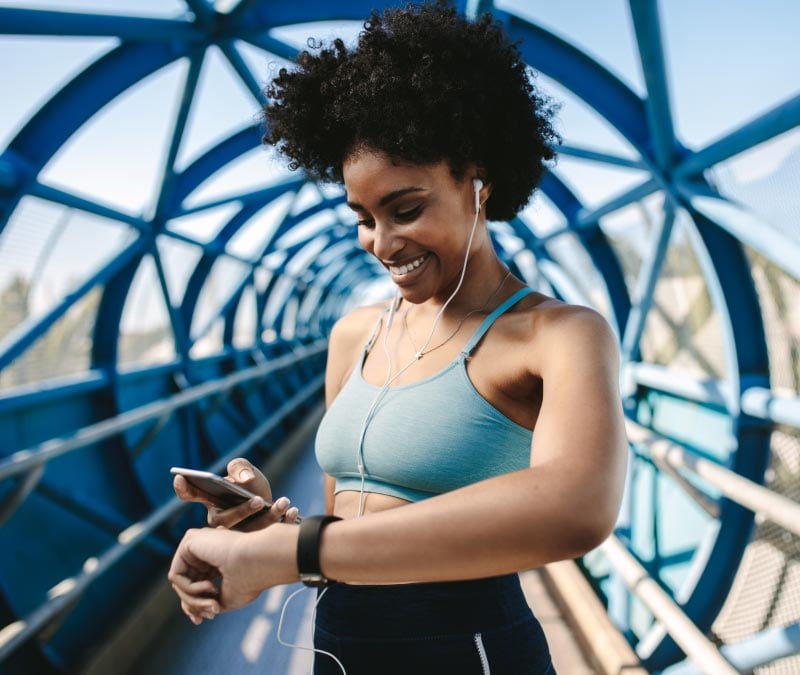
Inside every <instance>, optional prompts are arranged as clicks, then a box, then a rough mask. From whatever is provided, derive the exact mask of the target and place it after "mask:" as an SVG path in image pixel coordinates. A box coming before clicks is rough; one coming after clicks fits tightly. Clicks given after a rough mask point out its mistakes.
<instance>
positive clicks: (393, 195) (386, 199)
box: [347, 187, 426, 211]
mask: <svg viewBox="0 0 800 675" xmlns="http://www.w3.org/2000/svg"><path fill="white" fill-rule="evenodd" d="M425 190H426V188H424V187H404V188H400V189H399V190H393V191H392V192H390V193H388V194H385V195H384V196H383V197H381V198H380V201H379V202H378V206H386V205H387V204H388V203H390V202H392V201H394V200H395V199H398V198H399V197H402V196H403V195H406V194H408V193H409V192H424V191H425ZM347 205H348V206H349V207H350V208H351V209H353V210H354V211H365V210H366V209H365V208H364V207H363V206H361V204H359V203H358V202H350V201H348V202H347Z"/></svg>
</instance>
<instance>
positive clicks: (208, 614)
mask: <svg viewBox="0 0 800 675" xmlns="http://www.w3.org/2000/svg"><path fill="white" fill-rule="evenodd" d="M214 616H216V615H215V614H214V612H203V618H204V619H208V620H209V621H210V620H211V619H213V618H214Z"/></svg>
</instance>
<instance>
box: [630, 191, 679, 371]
mask: <svg viewBox="0 0 800 675" xmlns="http://www.w3.org/2000/svg"><path fill="white" fill-rule="evenodd" d="M665 207H666V208H665V210H664V211H665V212H664V217H663V218H662V220H661V222H660V223H659V224H658V225H657V226H656V228H654V229H655V231H654V233H653V235H652V236H651V237H650V241H649V242H648V243H649V249H648V250H647V251H646V252H645V255H644V259H643V260H642V265H641V268H640V269H639V278H638V279H637V282H636V290H635V294H634V308H633V311H632V312H631V316H630V319H629V320H628V323H627V324H626V326H625V333H624V335H623V338H622V356H623V360H624V361H626V362H630V361H639V360H640V351H641V350H640V340H641V337H642V333H644V326H645V321H646V320H647V317H648V315H649V314H650V309H651V307H652V305H653V297H654V295H655V289H656V282H657V281H658V277H659V274H660V272H661V267H662V265H663V263H664V259H665V258H666V256H667V249H668V247H669V240H670V235H671V234H672V226H673V224H674V222H675V208H674V207H673V206H672V205H671V204H670V202H665Z"/></svg>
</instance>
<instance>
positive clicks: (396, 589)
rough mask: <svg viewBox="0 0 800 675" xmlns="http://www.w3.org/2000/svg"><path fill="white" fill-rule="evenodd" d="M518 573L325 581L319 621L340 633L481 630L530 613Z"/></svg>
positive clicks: (369, 634) (380, 635)
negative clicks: (371, 582)
mask: <svg viewBox="0 0 800 675" xmlns="http://www.w3.org/2000/svg"><path fill="white" fill-rule="evenodd" d="M530 616H531V610H530V608H529V607H528V603H527V602H526V600H525V596H524V594H523V593H522V589H521V587H520V584H519V577H518V576H517V575H516V574H508V575H504V576H499V577H489V578H486V579H474V580H468V581H445V582H432V583H413V584H394V585H386V586H383V585H381V586H361V585H348V584H334V585H332V586H329V587H328V589H327V591H326V592H325V596H324V597H323V598H322V599H321V600H320V602H319V605H318V607H317V626H318V627H319V628H322V629H323V630H327V631H329V632H331V633H335V634H337V635H339V636H342V637H343V636H346V635H358V636H359V637H362V638H365V637H374V638H380V639H386V638H389V637H391V636H394V635H404V636H407V637H410V636H413V635H417V636H420V637H425V636H428V635H431V634H437V635H442V634H444V633H463V632H480V631H482V630H487V629H488V628H497V627H499V626H505V625H512V624H514V623H517V622H519V621H523V620H525V619H527V618H530Z"/></svg>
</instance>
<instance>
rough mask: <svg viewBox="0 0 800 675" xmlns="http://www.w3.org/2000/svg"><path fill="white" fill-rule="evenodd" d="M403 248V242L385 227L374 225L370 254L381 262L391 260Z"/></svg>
mask: <svg viewBox="0 0 800 675" xmlns="http://www.w3.org/2000/svg"><path fill="white" fill-rule="evenodd" d="M402 248H403V242H402V239H401V238H400V237H398V236H397V233H396V232H395V231H394V230H393V229H392V228H391V227H387V226H386V225H382V224H381V223H379V222H376V223H375V227H374V229H373V230H372V254H373V255H374V256H375V257H377V258H380V259H381V260H391V259H392V258H393V257H395V255H396V254H397V252H398V251H400V250H401V249H402Z"/></svg>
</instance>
